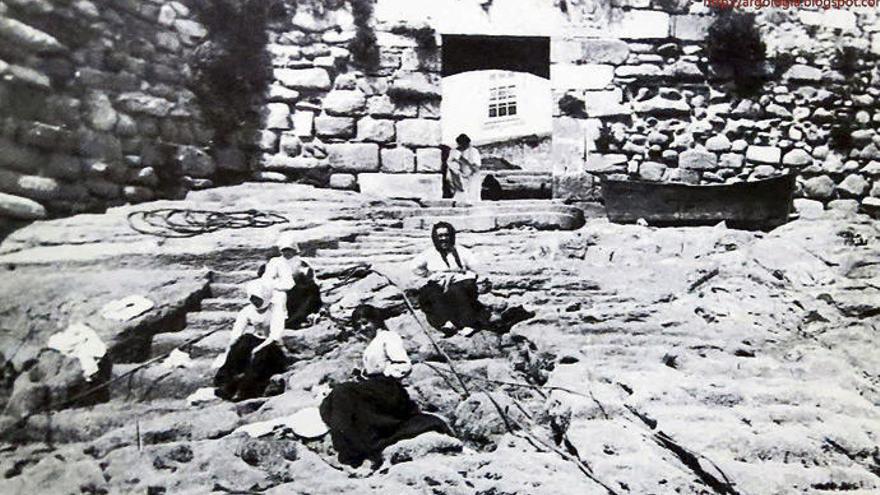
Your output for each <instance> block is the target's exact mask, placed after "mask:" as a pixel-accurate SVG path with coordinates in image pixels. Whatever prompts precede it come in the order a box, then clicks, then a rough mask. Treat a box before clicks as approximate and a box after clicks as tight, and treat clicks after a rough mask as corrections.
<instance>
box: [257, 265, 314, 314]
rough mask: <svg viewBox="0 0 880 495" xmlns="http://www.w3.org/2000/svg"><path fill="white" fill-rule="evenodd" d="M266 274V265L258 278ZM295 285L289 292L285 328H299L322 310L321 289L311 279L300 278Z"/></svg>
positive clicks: (260, 269)
mask: <svg viewBox="0 0 880 495" xmlns="http://www.w3.org/2000/svg"><path fill="white" fill-rule="evenodd" d="M265 272H266V263H263V264H262V265H261V266H260V268H258V269H257V277H262V276H263V274H264V273H265ZM294 283H295V285H294V286H293V288H292V289H290V290H289V291H287V319H286V320H284V327H285V328H297V327H299V326H300V325H302V324H303V323H305V321H306V317H308V316H309V315H310V314H313V313H317V312H318V311H319V310H320V309H321V305H322V304H323V302H322V301H321V288H320V287H318V284H317V283H315V281H314V280H313V279H311V278H308V277H305V276H298V277H296V279H295V280H294Z"/></svg>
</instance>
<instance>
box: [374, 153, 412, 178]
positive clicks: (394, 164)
mask: <svg viewBox="0 0 880 495" xmlns="http://www.w3.org/2000/svg"><path fill="white" fill-rule="evenodd" d="M415 168H416V162H415V154H414V153H413V152H412V150H410V149H409V148H404V147H397V148H391V149H383V150H382V167H381V169H380V170H382V171H383V172H391V173H400V172H414V171H415Z"/></svg>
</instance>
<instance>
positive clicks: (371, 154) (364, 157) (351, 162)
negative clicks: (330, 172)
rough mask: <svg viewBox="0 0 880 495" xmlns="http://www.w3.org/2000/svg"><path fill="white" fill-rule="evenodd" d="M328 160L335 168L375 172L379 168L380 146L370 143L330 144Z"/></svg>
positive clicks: (328, 146)
mask: <svg viewBox="0 0 880 495" xmlns="http://www.w3.org/2000/svg"><path fill="white" fill-rule="evenodd" d="M327 161H328V163H329V164H330V167H331V168H333V169H334V170H343V171H351V172H375V171H377V170H379V146H378V145H376V144H369V143H336V144H328V145H327Z"/></svg>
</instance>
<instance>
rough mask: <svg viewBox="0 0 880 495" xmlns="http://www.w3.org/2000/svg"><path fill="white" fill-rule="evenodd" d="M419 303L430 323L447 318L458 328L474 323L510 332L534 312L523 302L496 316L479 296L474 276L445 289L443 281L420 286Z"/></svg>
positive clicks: (477, 327) (437, 324) (438, 324)
mask: <svg viewBox="0 0 880 495" xmlns="http://www.w3.org/2000/svg"><path fill="white" fill-rule="evenodd" d="M419 306H420V307H421V308H422V311H423V312H424V313H425V318H426V319H427V320H428V323H429V324H430V325H431V326H432V327H434V328H437V329H440V328H442V327H443V325H445V324H446V322H452V324H453V325H455V328H457V329H462V328H464V327H471V328H473V329H475V330H489V331H492V332H496V333H507V332H509V331H510V328H511V327H512V326H513V325H515V324H517V323H519V322H521V321H525V320H528V319H529V318H532V317H533V316H535V313H534V312H532V311H529V310H527V309H525V308H523V307H522V306H510V307H508V308H507V309H505V310H504V312H503V313H501V315H499V316H498V317H497V318H493V317H492V311H491V310H490V309H489V308H488V307H486V306H484V305H483V304H482V303H480V301H479V300H478V299H477V283H476V281H475V280H462V281H460V282H455V283H453V284H450V286H449V288H448V289H447V290H445V291H444V290H443V287H442V286H441V285H440V284H438V283H436V282H433V281H431V282H428V283H427V284H425V285H424V286H423V287H422V288H421V289H419Z"/></svg>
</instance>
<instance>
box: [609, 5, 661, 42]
mask: <svg viewBox="0 0 880 495" xmlns="http://www.w3.org/2000/svg"><path fill="white" fill-rule="evenodd" d="M608 33H609V35H610V36H611V37H612V38H621V39H663V38H667V37H669V14H667V13H665V12H657V11H652V10H630V11H626V12H623V13H622V14H621V15H620V16H618V17H617V18H616V19H615V20H613V21H611V22H609V25H608Z"/></svg>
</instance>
